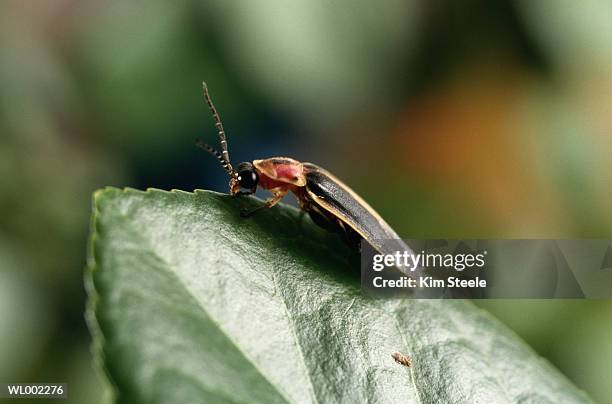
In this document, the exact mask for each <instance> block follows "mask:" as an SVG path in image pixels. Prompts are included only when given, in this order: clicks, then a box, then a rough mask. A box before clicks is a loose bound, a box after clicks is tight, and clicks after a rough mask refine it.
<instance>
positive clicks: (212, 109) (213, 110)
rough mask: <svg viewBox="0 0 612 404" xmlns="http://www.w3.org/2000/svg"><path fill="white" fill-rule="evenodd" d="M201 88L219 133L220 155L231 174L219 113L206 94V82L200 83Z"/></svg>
mask: <svg viewBox="0 0 612 404" xmlns="http://www.w3.org/2000/svg"><path fill="white" fill-rule="evenodd" d="M202 88H203V89H204V99H205V100H206V104H208V109H210V113H211V114H212V117H213V119H214V120H215V127H216V128H217V132H218V133H219V143H220V144H221V155H222V156H223V160H225V163H226V164H227V165H228V166H229V167H230V169H231V171H232V172H233V169H232V165H231V164H230V158H229V153H228V151H227V139H226V138H225V129H224V128H223V123H222V122H221V117H220V116H219V113H218V112H217V108H215V104H213V102H212V98H210V94H209V93H208V86H207V85H206V82H203V83H202ZM209 147H210V146H209ZM213 150H214V149H213ZM228 172H229V171H228Z"/></svg>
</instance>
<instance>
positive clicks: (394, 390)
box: [86, 188, 590, 403]
mask: <svg viewBox="0 0 612 404" xmlns="http://www.w3.org/2000/svg"><path fill="white" fill-rule="evenodd" d="M260 203H261V202H260V201H258V200H256V199H254V198H231V197H229V196H226V195H221V194H217V193H213V192H209V191H196V192H195V193H187V192H182V191H172V192H166V191H160V190H148V191H147V192H142V191H136V190H131V189H127V190H119V189H114V188H108V189H105V190H102V191H98V192H96V194H95V195H94V213H93V218H92V233H91V242H90V253H89V264H88V267H89V270H88V271H87V275H86V286H87V290H88V293H89V307H88V319H89V324H90V328H91V330H92V333H93V335H94V342H95V346H96V355H97V357H98V359H99V360H100V361H101V362H102V363H103V366H104V367H105V369H106V371H107V374H108V376H109V378H110V380H111V381H112V382H113V384H114V386H115V388H116V391H117V399H118V400H119V401H120V402H147V403H156V402H159V403H168V402H185V403H187V402H189V403H197V402H215V403H218V402H219V403H222V402H227V403H251V402H260V403H277V402H298V403H334V402H346V403H357V402H381V403H393V402H402V403H439V402H445V403H475V402H481V403H517V402H520V403H560V402H564V403H569V402H590V400H589V399H588V397H587V396H586V395H585V394H584V393H583V392H581V391H580V390H578V389H577V388H576V387H574V386H573V385H572V384H571V383H570V382H569V381H568V380H567V379H566V378H565V377H564V376H563V375H561V374H560V372H558V371H557V370H556V369H555V368H553V367H552V366H551V365H550V364H549V363H548V362H547V361H545V360H543V359H541V358H540V357H538V356H537V355H536V354H535V353H534V352H533V351H532V350H531V349H530V348H529V347H528V346H527V345H526V344H525V343H523V342H522V341H521V340H519V339H518V338H517V337H516V336H515V335H514V334H513V333H512V332H511V331H509V330H508V329H507V328H506V327H505V326H503V325H502V324H500V323H499V322H498V321H497V320H495V319H494V318H493V317H492V316H490V315H489V314H487V313H486V312H484V311H482V310H480V309H477V308H476V307H475V306H474V305H472V304H471V303H470V302H468V301H459V300H454V301H439V300H374V299H371V298H367V297H364V296H362V295H361V293H360V289H359V257H358V255H357V254H355V253H353V252H351V251H350V250H349V249H348V248H347V247H345V246H344V244H342V243H341V242H340V240H339V239H338V238H337V237H336V236H335V235H333V234H328V233H326V232H324V231H323V230H321V229H319V228H318V227H316V226H315V225H314V224H312V222H311V221H310V219H309V218H308V217H307V216H304V215H301V214H300V213H299V212H298V211H297V210H296V209H294V208H292V207H289V206H285V205H280V206H277V207H274V208H272V209H268V210H265V211H262V212H260V213H258V214H257V215H256V216H255V217H253V218H249V219H243V218H241V217H240V215H239V210H240V209H241V208H245V207H253V206H256V205H259V204H260ZM394 352H401V353H402V354H404V355H407V356H409V357H410V358H411V359H412V366H411V367H405V366H402V365H399V364H397V363H395V361H394V360H393V358H392V357H391V354H392V353H394Z"/></svg>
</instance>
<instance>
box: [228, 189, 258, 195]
mask: <svg viewBox="0 0 612 404" xmlns="http://www.w3.org/2000/svg"><path fill="white" fill-rule="evenodd" d="M254 193H255V189H249V190H248V191H238V192H237V193H235V194H234V195H233V196H244V195H253V194H254Z"/></svg>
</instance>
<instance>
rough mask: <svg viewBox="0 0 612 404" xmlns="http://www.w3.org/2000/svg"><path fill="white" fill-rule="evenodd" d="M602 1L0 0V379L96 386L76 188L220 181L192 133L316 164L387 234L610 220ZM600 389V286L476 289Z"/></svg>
mask: <svg viewBox="0 0 612 404" xmlns="http://www.w3.org/2000/svg"><path fill="white" fill-rule="evenodd" d="M611 38H612V3H610V2H604V1H591V0H589V1H585V2H574V1H570V0H556V1H552V0H542V1H537V2H536V1H527V0H524V1H517V2H501V1H484V0H483V1H476V0H470V1H459V2H458V1H435V2H429V1H425V0H419V1H417V0H414V1H400V0H385V1H380V2H372V1H364V0H340V1H336V2H329V1H323V0H310V1H295V2H285V1H281V0H262V1H257V2H248V1H240V2H239V1H221V0H217V1H195V0H193V1H177V2H168V1H161V0H151V1H116V0H115V1H104V2H102V1H76V0H55V1H47V2H35V1H18V0H5V1H2V2H1V3H0V41H1V46H0V139H1V141H0V178H1V179H2V186H1V187H0V319H2V326H1V327H0V380H1V381H6V382H28V381H29V382H44V381H46V382H53V381H67V382H68V383H69V385H70V387H69V388H70V400H69V401H70V402H75V403H76V402H87V403H95V402H103V400H104V397H105V396H104V389H105V386H104V383H103V382H102V381H101V379H100V378H99V376H98V375H97V374H96V372H95V370H94V366H93V364H92V360H91V356H90V352H89V344H90V338H89V335H88V331H87V328H86V326H85V322H84V319H83V311H84V301H85V293H84V290H83V286H82V277H83V275H82V274H83V267H84V265H85V245H86V237H87V232H88V220H89V213H90V198H91V193H92V192H93V191H94V190H95V189H97V188H100V187H104V186H106V185H113V186H118V187H124V186H131V187H136V188H143V189H144V188H147V187H158V188H163V189H171V188H179V189H183V190H193V189H194V188H206V189H213V190H217V191H223V192H226V191H227V177H226V174H225V173H224V172H223V171H222V170H221V169H220V168H219V167H218V165H217V163H216V161H215V160H214V159H213V158H211V157H210V156H208V155H206V154H205V153H202V152H201V151H200V150H198V149H196V148H195V147H194V146H193V141H194V139H195V138H196V137H201V138H203V139H205V140H206V141H208V142H211V143H213V144H214V143H215V142H216V138H215V136H216V134H215V130H214V126H213V123H212V120H211V118H210V115H209V113H208V110H207V109H206V106H205V104H204V102H203V100H202V96H201V82H202V81H203V80H206V81H207V82H208V84H209V87H210V90H211V93H212V96H213V98H214V100H215V102H216V104H217V107H218V109H219V111H220V113H221V115H222V117H223V120H224V124H225V127H226V130H227V132H228V136H229V144H230V155H231V157H232V159H233V161H235V162H239V161H244V160H252V159H255V158H262V157H269V156H274V155H287V156H291V157H294V158H296V159H299V160H303V161H312V162H315V163H318V164H320V165H322V166H324V167H326V168H328V169H330V170H331V171H332V172H334V173H336V174H337V175H338V176H339V177H340V178H342V179H344V180H345V181H346V182H347V183H348V184H350V185H351V186H353V188H355V189H356V190H357V191H358V192H359V193H360V194H361V195H363V196H364V198H365V199H366V200H368V201H369V202H370V203H371V204H372V205H373V206H374V207H375V208H376V209H377V210H378V211H379V212H380V213H381V214H382V216H383V217H385V218H386V219H387V220H388V221H389V222H390V223H391V224H392V225H393V226H394V227H395V229H396V230H397V231H398V233H399V234H401V235H402V236H404V237H406V238H419V237H440V238H453V237H455V238H487V237H491V238H495V237H497V238H504V237H506V238H510V237H516V238H575V237H589V238H598V237H601V238H610V237H611V235H612V213H611V212H612V210H611V208H612V202H611V201H612V109H611V105H612V41H611V40H610V39H611ZM478 304H479V305H481V306H482V307H485V308H486V309H488V310H490V311H492V312H493V313H494V314H495V315H496V316H498V317H499V318H500V319H501V320H502V321H503V322H505V323H506V324H508V325H509V326H510V327H512V328H513V329H514V330H515V331H516V332H517V333H518V334H520V335H521V336H522V337H523V338H524V339H525V340H526V341H527V342H528V343H529V344H530V345H531V346H533V347H534V349H536V350H537V351H538V352H539V353H540V354H541V355H543V356H545V357H546V358H548V359H549V360H550V361H551V362H552V363H554V364H555V365H556V366H557V367H559V369H561V371H562V372H563V373H565V374H566V375H567V376H568V377H569V378H570V379H572V380H573V381H574V382H575V383H576V384H577V385H578V386H579V387H581V388H582V389H584V390H586V391H587V392H588V393H589V394H590V395H591V396H592V397H593V398H594V399H596V400H597V401H598V402H612V399H611V397H612V383H610V381H611V380H612V342H611V341H612V321H611V320H612V301H487V302H479V303H478Z"/></svg>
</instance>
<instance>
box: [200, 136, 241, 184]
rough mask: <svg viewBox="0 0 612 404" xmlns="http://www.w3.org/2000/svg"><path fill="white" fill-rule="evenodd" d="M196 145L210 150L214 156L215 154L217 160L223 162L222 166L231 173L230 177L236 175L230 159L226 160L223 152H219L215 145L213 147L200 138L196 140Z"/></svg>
mask: <svg viewBox="0 0 612 404" xmlns="http://www.w3.org/2000/svg"><path fill="white" fill-rule="evenodd" d="M195 144H196V146H198V147H199V148H200V149H202V150H206V151H207V152H209V153H210V154H212V155H213V156H215V157H216V158H217V160H219V163H220V164H221V167H223V169H224V170H225V171H227V173H228V174H229V175H230V177H234V176H235V172H234V169H233V167H232V165H231V164H230V162H229V161H226V160H225V159H224V158H223V155H222V154H221V153H219V152H218V151H217V150H216V149H215V148H214V147H212V146H211V145H209V144H208V143H204V142H203V141H201V140H200V139H197V140H196V142H195Z"/></svg>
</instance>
